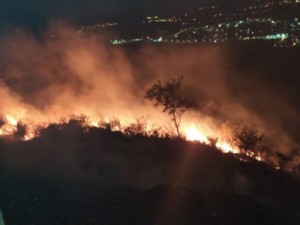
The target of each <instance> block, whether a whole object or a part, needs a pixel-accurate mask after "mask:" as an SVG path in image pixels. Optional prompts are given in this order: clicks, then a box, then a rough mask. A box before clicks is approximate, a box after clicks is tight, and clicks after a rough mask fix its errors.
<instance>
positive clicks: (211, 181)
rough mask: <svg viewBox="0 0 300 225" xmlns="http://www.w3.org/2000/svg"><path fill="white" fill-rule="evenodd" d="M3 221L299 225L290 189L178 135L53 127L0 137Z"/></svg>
mask: <svg viewBox="0 0 300 225" xmlns="http://www.w3.org/2000/svg"><path fill="white" fill-rule="evenodd" d="M0 160H1V163H0V166H1V167H0V168H1V171H0V173H1V176H0V193H1V195H0V207H1V210H2V212H3V215H4V220H5V222H6V224H8V225H18V224H20V225H21V224H22V225H27V224H28V225H29V224H41V225H48V224H49V225H77V224H78V225H82V224H87V225H88V224H106V225H109V224H116V225H117V224H128V225H134V224H137V225H138V224H164V225H166V224H178V225H184V224H188V225H191V224H204V225H206V224H263V225H267V224H278V225H279V224H295V225H296V224H299V221H300V220H299V219H300V204H299V203H300V185H299V183H298V182H297V181H296V180H295V179H293V178H291V177H289V176H287V175H285V174H282V173H280V172H278V171H275V170H273V169H271V168H269V167H268V166H267V165H265V164H263V163H259V162H255V161H251V162H248V163H244V162H241V161H238V160H236V159H235V157H234V156H233V155H231V154H222V153H221V152H219V151H217V150H216V149H214V148H212V147H210V146H206V145H202V144H199V143H188V142H185V141H183V140H180V139H175V140H172V139H169V138H153V137H152V138H146V137H141V136H135V137H125V136H124V135H122V134H121V133H116V132H110V131H108V130H104V129H98V128H91V129H90V130H88V131H85V129H83V128H81V127H80V126H74V124H73V125H72V124H66V125H64V126H57V125H53V126H50V127H48V128H47V129H45V130H43V131H42V132H41V137H39V138H36V139H34V140H31V141H28V142H19V141H8V140H5V139H2V140H1V144H0Z"/></svg>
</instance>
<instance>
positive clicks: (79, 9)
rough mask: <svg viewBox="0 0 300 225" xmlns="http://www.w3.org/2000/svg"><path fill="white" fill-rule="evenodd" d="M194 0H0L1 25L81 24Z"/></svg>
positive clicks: (179, 6)
mask: <svg viewBox="0 0 300 225" xmlns="http://www.w3.org/2000/svg"><path fill="white" fill-rule="evenodd" d="M195 2H199V0H198V1H196V0H148V1H147V0H0V25H1V27H6V26H15V25H18V26H29V27H39V26H43V25H45V24H47V22H48V21H49V20H50V19H57V18H63V19H66V20H68V21H70V22H74V23H82V22H89V21H97V20H99V19H114V18H126V17H130V16H131V17H132V16H143V14H146V13H154V12H158V11H166V12H172V11H174V10H178V9H182V8H185V7H190V6H191V5H194V4H195ZM200 2H201V1H200Z"/></svg>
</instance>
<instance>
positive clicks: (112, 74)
mask: <svg viewBox="0 0 300 225" xmlns="http://www.w3.org/2000/svg"><path fill="white" fill-rule="evenodd" d="M237 52H238V51H233V48H232V46H229V47H228V46H225V45H223V46H174V45H172V46H167V45H166V46H161V45H159V46H157V45H156V46H155V45H150V44H149V45H144V46H140V47H136V48H135V47H131V46H127V47H126V46H125V47H124V48H123V47H114V46H111V45H109V44H108V43H107V42H106V41H105V37H101V36H99V35H91V34H80V33H78V32H77V30H76V29H74V28H72V27H70V26H68V25H66V24H63V23H53V24H52V25H51V26H50V27H49V29H48V31H47V32H45V33H44V34H43V35H42V36H41V37H38V38H37V37H35V36H34V35H33V34H30V33H28V32H26V31H24V30H15V31H13V32H10V33H9V34H6V35H5V36H4V37H3V38H2V39H1V42H0V80H1V85H0V93H1V103H2V104H1V110H0V114H2V115H10V116H13V117H14V118H16V119H20V120H26V121H32V122H34V123H41V122H56V121H59V120H61V119H62V118H68V117H70V116H71V115H74V114H76V115H80V114H84V115H86V116H88V117H89V119H90V120H91V121H93V122H94V121H96V122H97V121H99V120H100V119H103V118H104V119H105V118H110V119H111V118H118V119H119V120H120V121H121V123H123V124H128V123H130V122H134V121H135V120H136V119H138V118H141V117H143V118H145V120H146V121H148V122H149V123H150V124H157V125H159V126H163V127H164V128H166V129H171V128H170V127H171V126H172V122H171V121H170V118H169V117H168V115H165V114H163V113H162V112H161V111H160V109H156V108H154V107H153V106H152V104H151V103H149V102H147V101H146V100H145V99H144V98H143V96H144V93H145V90H146V89H147V88H149V87H151V85H152V84H153V83H154V82H156V81H157V80H162V81H167V80H170V79H171V78H175V77H180V76H183V77H184V80H183V82H184V87H185V88H186V92H187V93H188V94H189V95H190V96H192V97H193V98H194V99H196V101H197V103H198V108H197V109H194V110H192V111H190V112H188V113H186V114H185V115H184V117H183V124H182V129H184V127H188V126H189V125H191V124H196V126H197V127H198V129H200V130H203V132H205V133H206V134H207V136H217V137H219V138H224V139H226V138H228V137H229V136H230V132H229V131H228V127H227V125H226V124H227V122H228V121H231V120H233V119H235V118H241V119H242V120H243V121H244V122H245V123H246V124H253V123H255V124H257V125H258V127H259V129H260V130H261V131H262V132H265V133H266V134H267V135H269V136H270V137H273V139H274V141H275V142H276V143H277V144H278V145H279V147H280V149H282V150H283V149H289V148H291V146H294V145H296V144H297V142H296V141H295V139H296V138H297V137H296V136H295V132H294V131H295V128H296V127H295V126H292V125H291V124H292V123H293V121H295V123H296V124H298V123H299V122H298V118H297V115H298V113H299V109H298V108H297V107H296V106H295V105H293V104H291V101H289V98H288V97H287V95H285V94H283V93H282V91H281V90H282V89H280V91H279V90H278V89H277V86H276V85H273V86H272V85H271V84H269V83H267V81H266V79H265V77H267V76H265V75H262V74H264V73H263V71H260V70H256V69H255V65H254V66H253V68H252V67H248V68H241V67H239V66H238V65H237V62H238V61H239V60H238V59H237V57H239V56H237V55H238V54H241V53H240V52H238V53H237Z"/></svg>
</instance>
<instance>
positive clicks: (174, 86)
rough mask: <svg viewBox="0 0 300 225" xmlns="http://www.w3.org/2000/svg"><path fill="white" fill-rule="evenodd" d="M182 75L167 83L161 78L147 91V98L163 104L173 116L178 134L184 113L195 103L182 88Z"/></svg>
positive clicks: (158, 104) (159, 104)
mask: <svg viewBox="0 0 300 225" xmlns="http://www.w3.org/2000/svg"><path fill="white" fill-rule="evenodd" d="M182 79H183V78H182V77H180V78H177V79H172V80H171V81H168V82H166V83H162V82H161V81H160V80H159V81H158V82H157V83H155V84H154V85H153V86H152V87H151V88H150V89H148V90H147V91H146V94H145V98H146V99H148V100H150V101H154V106H163V112H167V113H168V114H169V115H171V117H172V121H173V122H174V126H175V128H176V133H177V136H180V130H179V128H180V122H181V117H182V115H183V114H184V113H185V112H186V110H188V109H190V108H191V107H192V105H193V103H192V100H191V99H189V98H188V97H187V95H186V93H185V92H183V90H182V88H183V85H182Z"/></svg>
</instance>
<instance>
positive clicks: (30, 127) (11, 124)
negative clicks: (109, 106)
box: [0, 115, 239, 153]
mask: <svg viewBox="0 0 300 225" xmlns="http://www.w3.org/2000/svg"><path fill="white" fill-rule="evenodd" d="M20 121H21V120H20V119H17V118H16V117H14V116H12V115H5V116H4V121H3V123H2V125H1V124H0V136H14V134H15V133H16V132H17V131H18V129H20V128H19V126H20ZM129 121H132V120H125V121H124V120H123V121H120V123H122V125H124V127H126V126H129V124H132V123H130V122H129ZM50 123H60V121H51V122H46V123H40V124H39V123H36V124H35V123H29V124H24V126H25V127H26V134H24V136H22V137H21V138H20V140H23V141H29V140H31V139H33V138H35V137H36V136H37V135H38V134H37V132H35V131H36V129H37V127H47V126H48V125H49V124H50ZM103 123H105V124H108V125H110V126H111V129H112V130H114V131H123V130H122V128H121V127H120V124H118V123H116V121H114V120H109V119H108V118H105V119H104V120H103ZM141 124H142V123H141ZM86 125H87V126H88V127H99V122H96V120H93V121H87V122H86ZM24 129H25V128H24ZM145 129H146V132H149V131H151V126H149V125H148V124H147V125H145ZM216 134H218V133H217V132H213V131H212V129H210V128H209V127H208V126H207V125H206V126H203V125H202V126H201V124H197V123H194V122H191V123H188V122H187V123H185V124H183V126H182V135H183V136H184V137H185V138H186V140H188V141H198V142H201V143H205V144H210V145H212V144H214V145H215V146H216V147H217V148H218V149H220V150H222V151H223V152H225V153H228V152H232V153H239V150H238V149H237V148H235V147H234V146H232V145H231V144H230V143H229V142H228V141H226V140H225V139H224V138H223V137H222V136H221V135H220V134H218V135H216ZM214 135H215V136H214ZM212 140H215V143H212Z"/></svg>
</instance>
